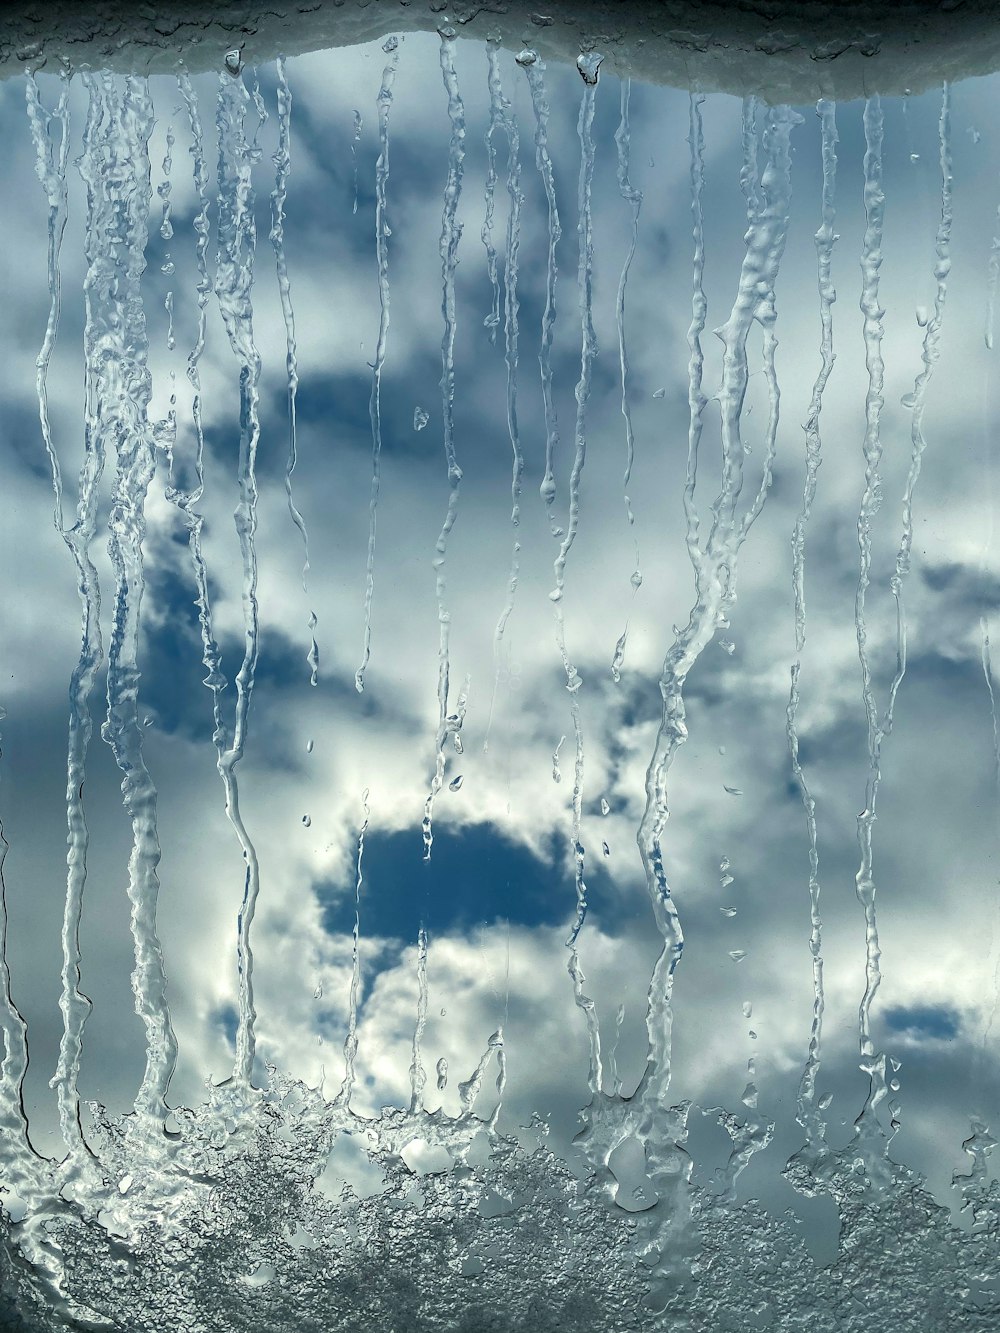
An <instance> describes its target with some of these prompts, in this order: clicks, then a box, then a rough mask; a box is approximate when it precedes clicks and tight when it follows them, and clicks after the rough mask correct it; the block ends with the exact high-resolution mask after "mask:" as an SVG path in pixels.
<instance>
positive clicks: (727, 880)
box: [719, 874, 733, 889]
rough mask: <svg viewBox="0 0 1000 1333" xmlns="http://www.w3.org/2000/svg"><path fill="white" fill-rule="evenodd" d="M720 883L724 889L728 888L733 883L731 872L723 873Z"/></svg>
mask: <svg viewBox="0 0 1000 1333" xmlns="http://www.w3.org/2000/svg"><path fill="white" fill-rule="evenodd" d="M719 883H720V884H721V885H722V887H723V888H724V889H728V888H729V886H730V884H732V883H733V876H732V875H729V874H726V875H723V876H722V878H721V879H720V880H719Z"/></svg>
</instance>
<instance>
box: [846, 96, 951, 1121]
mask: <svg viewBox="0 0 1000 1333" xmlns="http://www.w3.org/2000/svg"><path fill="white" fill-rule="evenodd" d="M873 100H874V99H873ZM870 105H871V103H869V106H870ZM865 126H866V144H868V145H869V151H870V154H871V159H872V160H871V170H870V171H869V162H868V157H869V155H868V154H867V153H866V158H865V161H866V200H867V197H868V187H869V184H870V185H871V187H872V190H873V199H874V208H875V217H876V219H877V229H876V231H875V234H874V235H873V238H872V239H873V242H874V244H873V248H872V251H871V252H869V249H868V245H867V240H868V234H867V232H866V249H865V258H866V259H867V261H868V265H867V267H864V265H863V267H864V272H865V296H864V298H863V304H862V309H863V310H865V316H866V343H867V342H868V335H869V329H868V321H869V319H871V320H872V321H873V322H872V327H871V341H872V344H873V346H872V355H871V358H870V361H871V364H870V374H871V375H872V380H871V381H870V389H869V393H870V394H871V393H872V392H873V389H875V388H876V386H877V389H878V391H879V392H880V391H881V372H882V366H881V335H882V329H881V312H880V311H879V309H878V262H880V259H881V254H880V250H879V246H880V244H881V208H882V206H883V204H884V195H883V192H882V189H881V140H882V122H881V112H880V111H879V113H878V116H877V118H876V119H875V120H874V123H873V125H872V133H871V135H870V136H869V134H868V127H869V121H868V114H867V109H866V121H865ZM938 140H939V146H938V158H939V168H940V173H941V204H940V216H939V221H938V225H937V230H936V233H935V240H934V253H935V262H934V281H935V293H934V305H933V308H932V312H931V315H930V318H929V319H928V321H927V324H926V327H925V329H924V337H923V344H922V347H921V354H920V355H921V363H922V364H921V369H920V372H919V374H918V375H917V376H916V378H915V380H914V384H913V392H912V395H911V399H910V402H911V413H912V415H911V422H910V446H911V447H910V466H909V470H908V472H907V477H906V484H905V487H904V490H903V502H902V520H903V522H902V534H901V537H900V542H899V548H898V550H897V552H896V561H895V569H894V571H893V574H892V577H891V579H890V589H891V591H892V595H893V600H894V602H895V607H896V669H895V672H894V674H893V677H892V681H891V683H890V685H889V690H888V695H887V699H886V706H885V709H884V712H883V714H882V716H881V718H880V717H879V715H878V709H877V705H876V703H875V698H874V692H873V690H872V686H871V667H870V662H869V659H868V656H867V651H866V641H867V635H866V626H865V621H864V613H865V603H864V594H865V591H866V589H867V586H868V582H869V580H870V568H871V514H872V509H871V501H870V498H869V493H870V491H874V493H875V494H876V495H877V494H878V490H879V487H878V476H877V468H878V463H879V460H880V457H881V442H880V440H879V438H878V414H877V411H876V412H874V413H872V414H870V415H869V426H870V430H869V433H866V438H865V458H866V464H867V467H866V478H865V480H866V487H865V496H864V499H863V500H862V509H861V514H860V515H859V519H858V536H859V544H860V548H861V577H860V579H859V583H858V598H857V604H856V606H857V633H858V652H859V656H860V659H861V666H862V675H863V680H864V687H865V707H866V712H867V714H868V720H869V732H868V746H869V749H868V757H869V769H868V781H867V785H866V789H865V809H864V810H863V811H862V813H861V814H860V815H859V816H858V842H859V845H860V849H861V864H860V866H859V867H858V873H857V875H856V877H855V882H856V885H857V892H858V897H859V899H860V900H861V903H862V905H863V907H864V911H865V940H866V961H865V990H864V994H863V996H862V1000H861V1004H860V1006H859V1011H858V1027H859V1045H860V1050H861V1057H862V1066H861V1067H862V1069H863V1070H864V1071H865V1072H866V1073H867V1074H868V1075H869V1079H870V1086H869V1092H868V1097H867V1099H866V1102H865V1106H864V1108H863V1110H862V1113H861V1115H860V1116H859V1117H858V1122H857V1123H858V1132H859V1133H860V1134H862V1135H864V1136H868V1135H871V1136H875V1135H877V1133H878V1125H877V1120H876V1115H877V1110H878V1107H879V1105H880V1103H881V1102H882V1101H883V1100H885V1098H886V1097H887V1096H888V1087H887V1084H886V1069H885V1066H886V1056H885V1054H884V1053H879V1052H876V1049H875V1043H874V1041H873V1039H872V1035H871V1008H872V1003H873V1001H874V999H875V995H876V993H877V991H878V988H879V984H880V982H881V971H880V958H881V954H880V949H879V936H878V921H877V916H876V908H875V897H876V886H875V878H874V849H873V826H874V822H875V817H876V813H875V807H876V803H877V800H878V792H879V786H880V784H881V778H882V774H881V767H880V765H881V758H882V746H883V743H884V741H885V739H886V737H887V736H889V734H890V733H891V731H892V725H893V712H894V708H895V703H896V698H897V695H898V693H899V687H900V685H901V684H902V681H903V677H904V676H905V674H906V646H907V645H906V612H905V606H904V603H903V585H904V582H905V579H906V576H907V575H908V573H909V571H910V561H911V553H912V547H913V496H914V491H915V488H916V484H917V481H918V479H919V476H920V469H921V463H922V460H923V455H924V451H925V449H926V445H927V442H926V439H925V436H924V432H923V418H924V412H925V408H926V398H927V386H928V383H929V381H930V379H931V376H932V374H933V370H934V366H935V364H936V363H937V361H938V359H939V358H940V355H941V325H942V320H943V317H944V306H945V300H946V298H947V292H948V275H949V272H950V270H951V227H952V169H951V89H950V87H949V85H948V84H947V83H945V85H944V88H943V91H942V97H941V113H940V116H939V119H938ZM873 279H874V281H873ZM877 406H878V407H880V406H881V403H880V402H879V403H878V404H877ZM870 471H873V472H874V478H873V481H869V472H870ZM893 1122H894V1124H895V1114H894V1113H893Z"/></svg>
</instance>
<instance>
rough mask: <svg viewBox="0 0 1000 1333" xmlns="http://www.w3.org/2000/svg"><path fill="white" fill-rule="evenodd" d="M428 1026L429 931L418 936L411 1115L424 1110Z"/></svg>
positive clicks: (421, 931)
mask: <svg viewBox="0 0 1000 1333" xmlns="http://www.w3.org/2000/svg"><path fill="white" fill-rule="evenodd" d="M426 1026H427V931H426V930H425V929H424V927H423V926H421V927H420V930H419V932H418V934H417V1021H416V1023H415V1025H414V1028H413V1053H412V1057H411V1060H410V1114H411V1115H413V1114H415V1113H416V1112H417V1111H422V1110H423V1108H424V1089H425V1088H426V1086H427V1070H426V1069H425V1068H424V1057H423V1049H422V1043H423V1039H424V1029H425V1028H426Z"/></svg>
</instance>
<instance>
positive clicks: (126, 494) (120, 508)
mask: <svg viewBox="0 0 1000 1333" xmlns="http://www.w3.org/2000/svg"><path fill="white" fill-rule="evenodd" d="M85 82H86V84H87V85H88V87H89V88H90V92H91V96H92V98H93V97H97V98H99V99H100V100H101V101H102V102H103V108H102V115H103V131H104V132H103V134H102V136H101V148H102V150H103V152H102V156H101V162H100V175H99V179H100V195H101V196H103V197H101V198H100V200H99V208H100V211H101V213H102V215H103V217H102V221H103V224H104V225H103V227H102V230H101V232H100V233H99V234H98V235H96V236H95V235H94V234H93V233H91V235H90V236H89V237H88V239H89V240H92V241H93V242H94V244H92V245H91V246H89V247H88V250H89V253H88V258H89V259H90V264H91V268H90V272H89V274H88V278H90V279H92V284H91V289H90V293H89V295H90V299H91V311H90V314H91V318H92V320H93V324H94V328H93V334H94V336H93V339H92V341H91V344H90V346H89V348H88V359H89V360H90V359H92V364H93V366H94V372H93V381H92V384H93V389H94V410H95V412H96V417H97V420H98V421H99V423H100V426H99V428H100V430H101V431H102V432H103V433H104V435H105V436H106V438H110V439H112V440H113V441H114V445H115V451H116V472H115V480H114V484H113V488H112V495H111V510H110V515H109V518H108V530H109V538H108V553H109V555H110V558H111V564H112V566H113V569H114V573H115V593H114V610H113V618H112V633H111V640H110V644H109V648H108V683H107V702H108V711H107V718H106V721H105V723H104V726H103V728H102V733H101V734H102V736H103V738H104V740H105V741H107V742H108V744H109V745H110V746H111V748H112V751H113V753H114V757H115V761H116V763H117V764H118V767H119V768H120V769H121V771H122V774H123V779H122V795H123V797H124V805H125V809H126V812H127V813H128V816H129V818H130V821H131V824H132V839H133V842H132V852H131V855H130V857H129V867H128V869H129V885H128V896H129V901H130V903H131V923H130V924H131V929H132V936H133V941H134V947H135V968H134V970H133V973H132V989H133V992H134V994H135V1001H136V1011H137V1013H138V1014H139V1016H140V1017H141V1019H142V1021H143V1024H144V1026H145V1029H146V1070H145V1074H144V1076H143V1080H142V1085H141V1087H140V1089H139V1093H138V1095H137V1097H136V1102H135V1106H136V1111H137V1112H139V1113H140V1115H141V1116H143V1117H148V1118H149V1119H150V1120H153V1121H155V1120H159V1121H161V1122H162V1120H163V1119H164V1118H165V1116H166V1114H167V1105H166V1094H167V1088H168V1086H169V1083H170V1078H171V1075H172V1073H173V1069H174V1065H175V1063H176V1059H177V1041H176V1038H175V1036H174V1032H173V1028H172V1025H171V1022H170V1012H169V1007H168V1004H167V994H166V989H167V987H166V975H165V972H164V967H163V956H162V952H161V949H160V943H159V938H158V935H157V928H156V907H157V899H158V896H159V877H158V866H159V862H160V842H159V835H158V832H157V821H156V788H155V787H154V785H153V781H152V778H151V777H150V774H149V771H148V769H147V767H146V762H145V759H144V757H143V745H142V727H141V725H140V721H139V713H138V695H139V685H140V670H139V631H140V617H141V607H142V597H143V591H144V583H145V574H144V559H143V538H144V535H145V513H144V507H145V499H146V494H147V491H148V489H149V485H150V482H151V481H152V479H153V474H154V471H155V466H156V455H155V446H154V439H153V433H152V430H151V429H150V424H149V421H148V416H147V413H148V407H149V402H150V397H151V393H152V381H151V376H150V372H149V368H148V364H147V361H148V340H147V336H146V324H145V314H144V312H143V306H142V298H141V290H140V283H141V278H142V274H143V272H144V270H145V266H146V260H145V249H146V242H147V237H148V226H149V208H150V201H151V198H152V184H151V181H150V163H149V138H150V135H151V133H152V130H153V123H154V119H153V104H152V100H151V98H150V95H149V88H148V84H147V82H146V81H145V80H144V79H139V78H136V77H134V76H132V77H129V78H127V79H126V80H125V84H124V89H123V91H122V92H121V94H120V95H119V93H118V92H117V91H116V89H115V87H114V84H113V82H112V80H111V77H110V75H104V76H101V77H100V78H95V77H93V76H85ZM94 165H95V167H96V163H95V164H94ZM89 183H90V182H88V184H89ZM112 275H113V280H111V281H109V280H110V279H112Z"/></svg>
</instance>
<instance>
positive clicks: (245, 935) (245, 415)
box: [215, 74, 260, 1088]
mask: <svg viewBox="0 0 1000 1333" xmlns="http://www.w3.org/2000/svg"><path fill="white" fill-rule="evenodd" d="M249 100H250V97H249V94H248V92H247V89H246V87H245V85H244V83H243V80H242V78H233V77H232V76H230V75H227V74H223V75H222V76H221V79H220V84H219V100H218V108H217V111H216V125H217V128H218V132H219V167H218V180H219V217H218V238H219V255H218V271H217V277H216V284H215V290H216V294H217V296H218V299H219V307H220V309H221V311H222V317H223V320H224V322H225V326H226V332H227V334H228V335H229V342H230V346H231V347H232V349H233V352H234V354H235V355H236V357H237V358H238V360H239V364H240V456H239V467H238V479H239V494H240V498H239V504H238V505H237V507H236V511H235V514H234V518H235V522H236V531H237V533H238V535H239V543H240V556H241V560H242V566H243V625H244V652H243V662H242V664H241V666H240V669H239V672H238V673H237V676H236V717H235V725H234V728H233V736H232V742H231V744H230V745H229V747H228V748H221V745H224V741H223V742H221V745H220V754H219V773H220V775H221V777H222V780H223V784H224V787H225V792H226V814H227V816H228V817H229V820H230V822H231V823H232V825H233V827H234V829H235V830H236V834H237V837H238V838H239V841H240V846H241V847H242V849H243V858H244V862H245V864H246V878H245V881H244V891H243V902H242V905H241V908H240V913H239V922H238V943H237V959H238V968H239V1017H238V1023H237V1031H236V1064H235V1067H234V1070H233V1078H234V1080H235V1081H236V1082H237V1083H239V1084H240V1085H241V1086H242V1087H244V1088H249V1087H250V1085H251V1077H252V1073H253V1063H254V1053H255V1035H254V1028H255V1023H256V1010H255V1008H254V996H253V952H252V950H251V947H250V929H251V926H252V924H253V917H254V911H255V910H256V906H257V897H258V894H259V892H260V866H259V864H258V860H257V853H256V850H255V848H254V845H253V843H252V841H251V840H250V837H249V835H248V833H247V831H246V827H245V825H244V823H243V818H242V815H241V814H240V806H239V787H238V784H237V780H236V766H237V764H238V763H239V761H240V760H241V759H242V758H243V754H244V751H245V749H246V738H247V725H248V720H249V711H250V700H251V697H252V694H253V684H254V675H255V672H256V668H257V655H258V651H259V633H260V630H259V611H258V603H257V551H256V543H255V534H256V531H257V477H256V470H255V469H256V460H257V444H258V440H259V438H260V419H259V389H258V386H259V383H260V354H259V352H258V351H257V347H256V344H255V343H254V335H253V304H252V299H251V292H252V289H253V259H254V250H255V247H256V229H255V226H254V214H253V207H254V193H253V184H252V170H253V163H254V161H255V160H256V158H257V156H258V153H257V150H256V149H255V147H254V145H253V144H252V143H250V142H248V141H247V138H246V133H245V130H244V123H245V118H246V110H247V103H248V102H249Z"/></svg>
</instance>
